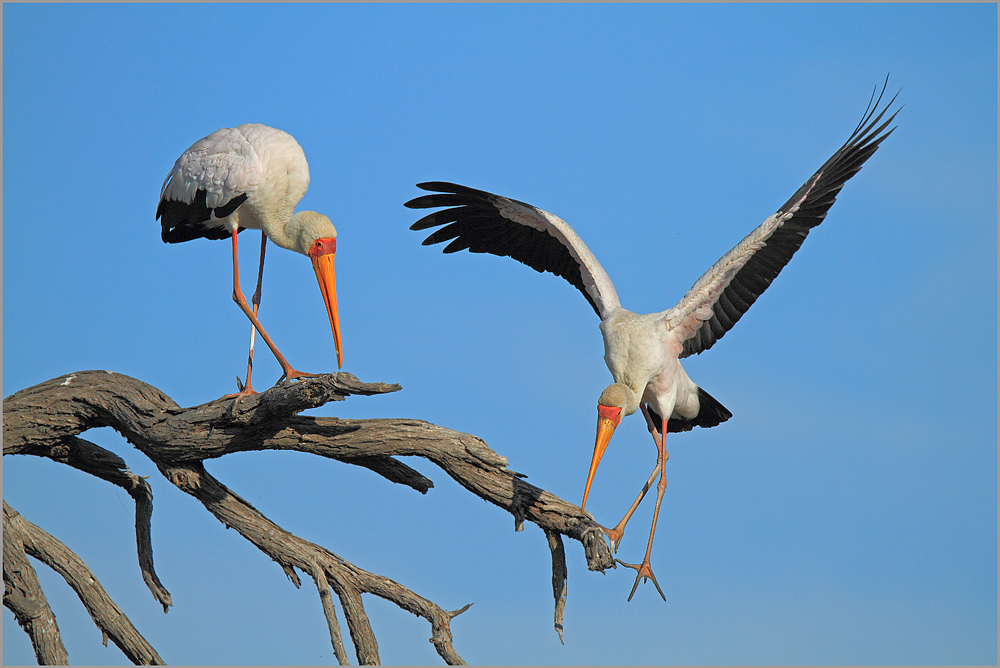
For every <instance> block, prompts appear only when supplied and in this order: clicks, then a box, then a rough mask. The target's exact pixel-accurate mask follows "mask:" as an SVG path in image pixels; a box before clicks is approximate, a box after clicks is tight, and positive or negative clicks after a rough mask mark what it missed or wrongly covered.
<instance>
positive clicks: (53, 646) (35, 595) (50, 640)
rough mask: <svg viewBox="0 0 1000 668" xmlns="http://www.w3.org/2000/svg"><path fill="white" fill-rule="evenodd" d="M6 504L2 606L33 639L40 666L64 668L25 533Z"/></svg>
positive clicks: (52, 617) (59, 640)
mask: <svg viewBox="0 0 1000 668" xmlns="http://www.w3.org/2000/svg"><path fill="white" fill-rule="evenodd" d="M8 508H9V506H8V505H7V503H6V502H4V504H3V509H4V513H3V604H4V606H6V607H7V608H8V609H10V611H11V612H13V613H14V619H16V620H17V623H18V624H19V625H20V626H21V628H23V629H24V631H25V633H27V634H28V636H29V637H30V638H31V646H32V647H33V648H34V649H35V659H36V660H37V661H38V665H45V666H56V665H59V666H65V665H67V664H68V663H69V656H68V655H67V653H66V647H65V646H64V645H63V641H62V636H61V635H60V634H59V626H58V625H57V624H56V617H55V615H54V614H52V608H50V607H49V602H48V600H47V599H46V598H45V592H43V591H42V585H41V583H39V582H38V574H37V573H35V569H34V568H32V567H31V564H30V563H29V562H28V555H27V554H26V553H25V550H24V531H23V530H22V528H21V527H20V526H18V525H17V524H16V523H14V522H13V521H12V519H13V517H15V516H16V515H15V513H14V512H13V509H11V510H12V512H8Z"/></svg>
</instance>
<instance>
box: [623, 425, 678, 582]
mask: <svg viewBox="0 0 1000 668" xmlns="http://www.w3.org/2000/svg"><path fill="white" fill-rule="evenodd" d="M666 434H667V421H666V419H664V420H663V428H662V429H661V431H660V438H659V440H657V443H656V450H657V462H656V465H657V466H658V467H659V469H660V480H659V482H657V483H656V508H655V509H654V510H653V526H651V527H650V529H649V543H648V544H647V545H646V556H645V557H643V559H642V563H641V564H626V563H625V562H624V561H622V560H620V559H619V560H618V563H619V564H621V565H622V566H626V567H628V568H634V569H635V571H636V576H635V584H634V585H632V591H631V592H630V593H629V595H628V600H630V601H631V600H632V596H633V595H635V590H636V588H637V587H638V586H639V580H641V579H646V580H652V581H653V584H654V585H655V586H656V591H658V592H660V596H661V597H662V598H663V600H664V601H666V600H667V597H666V596H664V595H663V590H662V589H660V585H659V583H658V582H657V581H656V576H655V575H653V568H652V566H650V564H649V555H650V553H651V552H652V551H653V535H654V534H655V533H656V520H657V519H658V518H659V516H660V503H661V502H662V501H663V493H664V492H665V491H666V489H667V466H666V464H667V449H666V447H665V445H664V441H665V438H664V437H665V436H666Z"/></svg>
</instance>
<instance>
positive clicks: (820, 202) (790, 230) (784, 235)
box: [681, 79, 899, 357]
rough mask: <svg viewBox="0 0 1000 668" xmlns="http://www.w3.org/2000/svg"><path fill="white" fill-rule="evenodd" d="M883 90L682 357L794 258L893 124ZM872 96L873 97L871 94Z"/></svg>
mask: <svg viewBox="0 0 1000 668" xmlns="http://www.w3.org/2000/svg"><path fill="white" fill-rule="evenodd" d="M886 84H888V79H886ZM884 93H885V85H883V87H882V92H881V93H879V97H878V100H876V101H875V104H874V106H872V105H871V103H870V102H869V109H866V110H865V113H864V115H863V116H862V119H861V122H860V123H858V126H857V127H856V128H855V129H854V132H853V133H852V134H851V136H850V137H849V138H848V139H847V141H846V142H845V143H844V145H843V146H841V147H840V149H838V150H837V152H836V153H834V154H833V156H831V157H830V159H829V160H827V161H826V162H825V163H823V166H822V167H820V168H819V169H818V170H817V171H816V173H815V174H813V175H812V176H811V177H810V178H809V180H808V181H806V182H805V183H804V184H802V187H801V188H799V189H798V190H797V191H796V192H795V194H794V195H792V196H791V197H790V198H789V199H788V201H787V202H785V203H784V205H782V207H781V208H780V209H778V213H787V212H789V211H791V210H792V209H793V208H794V207H795V206H796V204H797V205H798V209H797V210H796V211H795V212H794V214H793V215H792V217H791V218H790V219H788V220H786V221H785V222H784V223H783V224H782V225H780V226H779V227H778V228H777V229H776V230H775V231H774V233H773V234H772V235H771V236H770V237H769V238H767V240H766V245H765V246H764V247H763V248H761V249H760V250H758V251H757V252H756V253H754V255H753V257H751V258H750V259H749V260H748V261H747V263H746V264H745V265H743V267H742V268H741V269H740V270H739V271H738V272H736V274H735V275H734V276H733V278H732V280H731V281H730V283H729V285H728V286H726V288H725V289H724V290H723V291H722V293H721V294H720V296H719V299H718V300H717V301H716V302H715V304H714V305H713V307H712V309H713V312H714V315H713V316H712V317H711V319H709V320H707V321H705V323H704V324H703V325H702V326H701V328H700V330H699V331H698V332H696V333H695V334H694V336H692V337H691V338H689V339H688V340H687V341H685V342H684V350H683V352H682V353H681V357H687V356H688V355H693V354H697V353H701V352H703V351H705V350H708V349H709V348H711V347H712V345H713V344H715V342H716V341H718V340H719V339H721V338H722V337H723V336H724V335H725V333H726V332H728V331H729V330H730V329H731V328H732V327H733V325H735V324H736V323H737V322H738V321H739V319H740V318H741V317H743V314H744V313H746V311H747V309H749V308H750V306H751V305H752V304H753V303H754V302H755V301H756V300H757V297H759V296H760V295H761V293H763V292H764V290H766V289H767V287H768V286H769V285H770V284H771V281H773V280H774V278H775V277H776V276H777V275H778V273H779V272H780V271H781V270H782V269H783V268H784V266H785V265H786V264H788V261H789V260H791V259H792V255H794V254H795V251H797V250H798V249H799V247H800V246H801V245H802V242H803V241H805V238H806V235H807V234H809V230H811V229H812V228H814V227H816V226H817V225H819V224H820V223H822V222H823V219H824V218H825V217H826V213H827V211H829V209H830V207H831V206H833V203H834V202H835V201H836V199H837V195H838V194H839V193H840V189H841V188H843V187H844V184H845V183H846V182H847V181H848V180H849V179H850V178H851V177H852V176H854V175H855V174H857V173H858V171H859V170H860V169H861V166H862V165H863V164H864V163H865V161H866V160H868V158H870V157H872V155H873V154H874V153H875V151H876V150H878V147H879V144H881V143H882V141H883V140H884V139H885V138H886V137H888V136H889V135H890V134H892V131H893V130H894V129H895V128H892V129H889V130H886V128H887V127H888V126H889V124H890V123H892V120H893V119H894V118H895V117H896V114H898V113H899V110H896V111H895V112H893V114H892V115H891V116H889V117H888V118H887V119H886V120H885V121H884V122H883V121H882V117H883V116H885V114H886V112H887V111H888V110H889V107H891V106H892V103H893V102H894V101H895V99H896V96H895V95H894V96H893V97H892V99H891V100H889V102H888V104H887V105H886V106H885V108H884V109H882V110H881V111H879V110H878V109H879V103H880V102H881V100H882V95H883V94H884ZM896 95H898V93H897V94H896ZM872 97H873V98H874V93H873V94H872ZM876 112H878V113H877V115H876Z"/></svg>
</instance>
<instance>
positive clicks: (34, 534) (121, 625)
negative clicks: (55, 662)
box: [3, 501, 163, 666]
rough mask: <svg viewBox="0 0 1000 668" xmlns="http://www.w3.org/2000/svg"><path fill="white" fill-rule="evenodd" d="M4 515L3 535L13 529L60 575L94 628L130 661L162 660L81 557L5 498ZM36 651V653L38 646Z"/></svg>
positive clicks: (28, 551)
mask: <svg viewBox="0 0 1000 668" xmlns="http://www.w3.org/2000/svg"><path fill="white" fill-rule="evenodd" d="M3 518H4V536H5V537H6V535H7V532H8V531H12V532H13V533H14V535H15V536H17V538H18V539H19V540H20V541H21V543H22V544H23V545H24V551H25V553H26V554H29V555H31V556H32V557H34V558H36V559H38V560H39V561H41V562H42V563H44V564H45V565H46V566H49V567H50V568H51V569H52V570H54V571H55V572H57V573H59V575H61V576H63V578H64V579H65V580H66V583H67V584H69V586H70V587H72V588H73V591H75V592H76V595H77V596H79V597H80V601H81V602H82V603H83V605H84V607H85V608H86V609H87V612H89V613H90V617H91V618H92V619H93V620H94V623H95V624H96V625H97V628H99V629H101V632H102V633H103V634H104V636H105V637H106V638H110V639H111V641H112V642H114V643H115V645H117V646H118V648H119V649H120V650H121V651H122V652H123V653H124V654H125V656H126V657H128V659H129V661H131V662H132V663H134V664H136V665H144V666H150V665H162V664H163V659H161V658H160V656H159V655H158V654H157V653H156V650H154V649H153V647H152V645H150V644H149V643H148V642H147V641H146V639H145V638H143V637H142V634H140V633H139V631H137V630H136V628H135V627H134V626H133V625H132V622H130V621H129V619H128V617H126V616H125V614H124V613H122V611H121V609H119V608H118V606H117V605H115V602H114V601H112V600H111V597H110V596H108V594H107V592H105V591H104V588H103V587H102V586H101V583H100V582H98V581H97V578H96V577H94V574H93V573H92V572H91V570H90V569H89V568H87V564H85V563H84V562H83V560H82V559H80V557H78V556H77V555H76V554H75V553H74V552H73V551H72V550H70V549H69V548H68V547H66V546H65V545H63V544H62V543H61V542H60V541H59V540H57V539H56V538H54V537H52V536H51V535H49V534H48V533H47V532H45V531H44V530H42V529H40V528H39V527H37V526H35V525H34V524H32V523H31V522H29V521H27V520H26V519H24V518H23V517H22V516H21V515H20V513H18V512H17V511H16V510H14V509H13V508H11V507H10V506H9V505H7V502H6V501H4V504H3ZM35 651H36V655H37V654H38V649H37V647H36V650H35ZM63 652H65V650H63Z"/></svg>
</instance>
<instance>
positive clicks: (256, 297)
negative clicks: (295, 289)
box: [236, 231, 267, 395]
mask: <svg viewBox="0 0 1000 668" xmlns="http://www.w3.org/2000/svg"><path fill="white" fill-rule="evenodd" d="M266 250H267V235H266V234H264V232H263V231H261V233H260V268H259V269H258V270H257V290H256V291H255V292H254V293H253V297H251V298H250V303H251V304H252V305H253V309H252V310H253V314H254V315H257V311H258V309H259V308H260V286H261V283H263V281H264V251H266ZM256 334H257V328H256V327H254V326H253V325H250V353H249V355H247V384H246V385H244V386H242V387H240V393H241V394H244V395H246V394H257V393H256V392H255V391H254V389H253V387H252V386H251V385H250V376H251V375H253V344H254V340H255V338H256ZM236 380H237V382H238V381H239V378H237V379H236Z"/></svg>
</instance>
